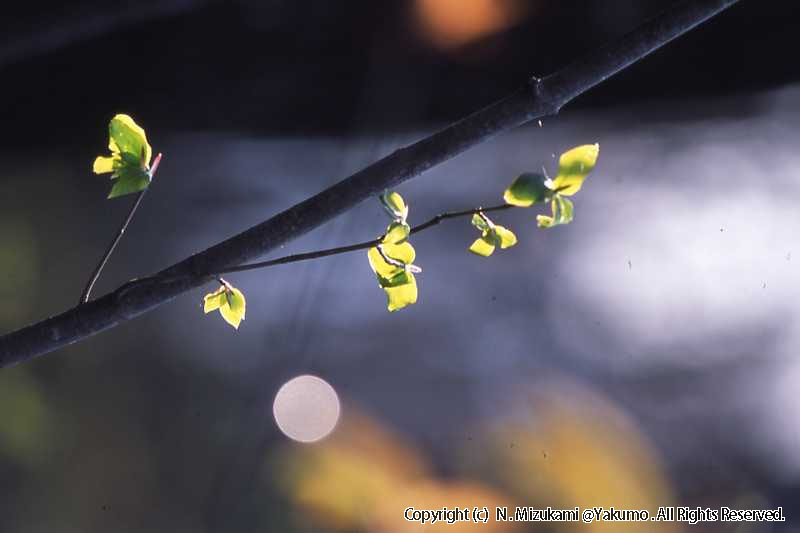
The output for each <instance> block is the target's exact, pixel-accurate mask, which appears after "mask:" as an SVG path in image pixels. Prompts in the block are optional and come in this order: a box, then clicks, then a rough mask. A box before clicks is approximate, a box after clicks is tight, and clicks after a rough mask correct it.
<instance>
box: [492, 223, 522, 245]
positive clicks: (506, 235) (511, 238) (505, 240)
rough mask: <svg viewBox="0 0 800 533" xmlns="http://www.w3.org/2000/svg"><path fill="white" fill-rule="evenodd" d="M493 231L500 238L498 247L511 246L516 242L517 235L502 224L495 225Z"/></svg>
mask: <svg viewBox="0 0 800 533" xmlns="http://www.w3.org/2000/svg"><path fill="white" fill-rule="evenodd" d="M494 231H495V234H496V235H497V238H498V239H499V240H500V248H511V247H512V246H514V245H515V244H517V236H516V235H514V232H513V231H511V230H510V229H508V228H505V227H503V226H495V227H494Z"/></svg>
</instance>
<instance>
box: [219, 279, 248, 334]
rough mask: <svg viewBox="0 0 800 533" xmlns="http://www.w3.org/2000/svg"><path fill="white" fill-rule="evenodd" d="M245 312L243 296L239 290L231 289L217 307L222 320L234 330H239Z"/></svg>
mask: <svg viewBox="0 0 800 533" xmlns="http://www.w3.org/2000/svg"><path fill="white" fill-rule="evenodd" d="M245 310H246V302H245V299H244V294H242V291H240V290H239V289H237V288H235V287H231V288H230V290H228V291H226V293H225V302H224V303H223V304H222V305H220V307H219V312H220V314H221V315H222V318H224V319H225V322H227V323H228V324H230V325H231V326H233V327H234V328H236V329H239V324H240V323H241V322H242V320H244V315H245Z"/></svg>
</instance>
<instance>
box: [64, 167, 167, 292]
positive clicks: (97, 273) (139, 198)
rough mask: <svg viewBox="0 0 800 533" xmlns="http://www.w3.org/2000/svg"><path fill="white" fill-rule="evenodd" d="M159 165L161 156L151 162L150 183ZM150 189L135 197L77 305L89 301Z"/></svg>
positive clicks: (145, 189) (140, 192)
mask: <svg viewBox="0 0 800 533" xmlns="http://www.w3.org/2000/svg"><path fill="white" fill-rule="evenodd" d="M160 163H161V154H158V155H157V156H156V158H155V159H154V160H153V166H152V167H151V168H150V170H149V171H148V173H149V174H150V180H151V181H152V179H153V177H155V175H156V171H157V170H158V165H159V164H160ZM149 188H150V187H149V186H148V187H146V188H144V189H142V190H141V191H139V193H138V194H137V195H136V201H134V202H133V205H132V206H131V210H130V211H129V212H128V216H127V217H125V220H124V221H123V222H122V225H121V226H120V227H119V229H118V230H117V235H116V236H115V237H114V239H113V240H112V241H111V244H109V245H108V248H107V249H106V251H105V253H104V254H103V257H102V258H101V259H100V262H99V263H97V266H96V267H94V272H92V276H91V277H90V278H89V282H88V283H87V284H86V287H84V289H83V292H82V293H81V299H80V301H79V302H78V304H82V303H86V302H88V301H89V296H90V295H91V294H92V288H93V287H94V284H95V283H97V280H98V278H99V277H100V273H101V272H102V271H103V268H105V266H106V263H107V262H108V259H109V258H110V257H111V254H112V253H114V249H115V248H116V247H117V244H119V241H120V240H121V239H122V235H123V234H124V233H125V230H126V229H128V225H129V224H130V223H131V220H133V215H135V214H136V210H137V209H139V204H141V203H142V199H143V198H144V195H145V193H147V190H148V189H149Z"/></svg>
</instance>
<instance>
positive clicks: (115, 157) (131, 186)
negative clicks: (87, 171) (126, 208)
mask: <svg viewBox="0 0 800 533" xmlns="http://www.w3.org/2000/svg"><path fill="white" fill-rule="evenodd" d="M108 134H109V140H108V148H109V150H111V156H110V157H109V156H99V157H97V158H95V160H94V163H93V164H92V171H93V172H94V173H95V174H105V173H108V172H111V179H112V180H115V181H114V184H113V185H112V187H111V192H110V193H109V195H108V197H109V198H115V197H117V196H122V195H125V194H131V193H135V192H139V191H142V190H144V189H146V188H147V186H148V185H150V179H151V177H150V174H149V172H148V171H149V169H150V167H149V165H150V157H151V155H152V149H151V148H150V144H149V143H148V142H147V136H146V135H145V133H144V130H143V129H142V128H141V127H140V126H139V125H137V124H136V122H134V121H133V119H132V118H131V117H129V116H128V115H116V116H115V117H114V118H112V119H111V122H110V123H109V125H108Z"/></svg>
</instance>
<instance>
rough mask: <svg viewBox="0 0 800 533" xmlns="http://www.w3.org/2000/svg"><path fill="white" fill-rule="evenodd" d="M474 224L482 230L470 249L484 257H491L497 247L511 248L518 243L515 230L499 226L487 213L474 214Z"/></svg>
mask: <svg viewBox="0 0 800 533" xmlns="http://www.w3.org/2000/svg"><path fill="white" fill-rule="evenodd" d="M472 225H473V226H475V227H476V228H478V229H479V230H480V231H481V236H480V237H479V238H477V239H475V241H474V242H473V243H472V245H471V246H470V247H469V251H470V252H472V253H474V254H477V255H480V256H482V257H489V256H490V255H492V254H493V253H494V250H495V248H496V247H498V246H499V247H500V248H510V247H511V246H514V245H515V244H517V236H516V235H514V232H512V231H511V230H509V229H507V228H504V227H503V226H498V225H497V224H495V223H494V222H492V221H491V220H489V217H487V216H486V214H485V213H476V214H475V215H473V216H472Z"/></svg>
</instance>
